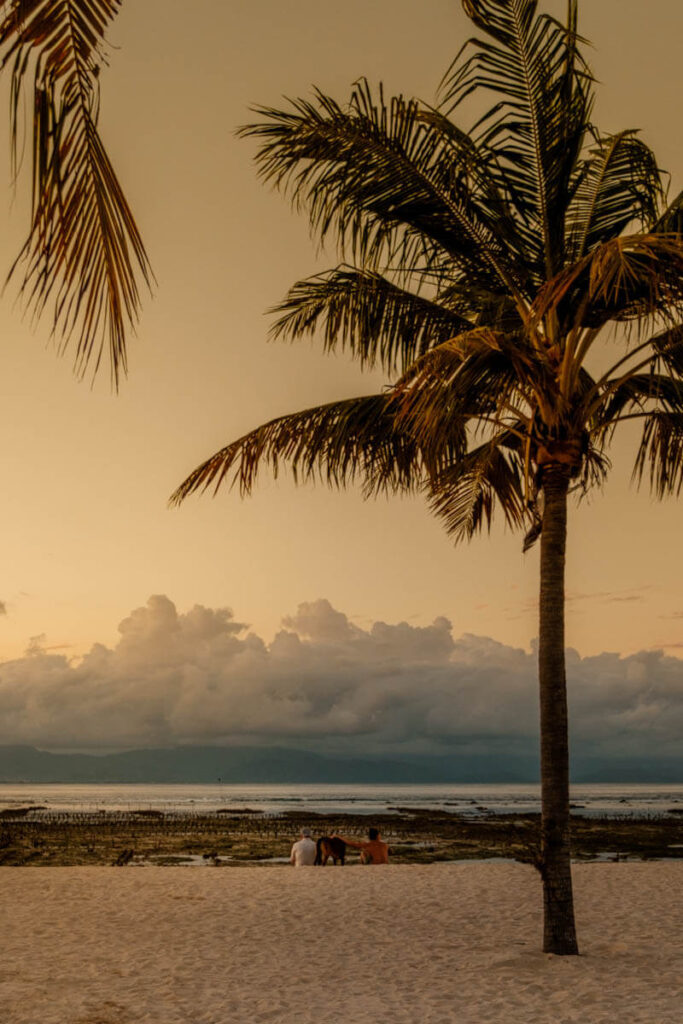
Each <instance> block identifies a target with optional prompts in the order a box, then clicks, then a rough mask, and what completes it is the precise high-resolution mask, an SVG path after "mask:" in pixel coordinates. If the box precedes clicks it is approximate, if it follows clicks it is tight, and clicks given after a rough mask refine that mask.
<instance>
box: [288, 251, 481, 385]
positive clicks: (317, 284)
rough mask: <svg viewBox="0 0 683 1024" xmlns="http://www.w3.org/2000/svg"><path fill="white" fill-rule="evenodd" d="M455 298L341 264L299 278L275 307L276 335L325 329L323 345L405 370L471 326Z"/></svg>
mask: <svg viewBox="0 0 683 1024" xmlns="http://www.w3.org/2000/svg"><path fill="white" fill-rule="evenodd" d="M452 305H453V302H452V299H451V300H450V301H449V298H448V296H446V297H440V296H436V297H435V298H434V299H429V298H427V297H425V296H423V295H419V294H416V293H414V292H412V291H409V290H408V289H406V288H401V287H399V285H397V284H395V283H394V282H392V281H389V280H388V279H387V278H386V277H384V276H382V275H381V274H377V273H373V272H372V271H368V270H366V271H362V270H356V269H354V268H353V267H337V268H336V269H334V270H330V271H328V272H327V273H325V274H318V275H316V276H315V277H312V278H308V279H307V280H305V281H298V282H297V283H296V284H295V285H294V286H293V287H292V288H291V289H290V291H289V293H288V295H287V297H286V299H285V300H284V302H282V303H280V304H279V305H278V306H276V307H275V308H274V310H273V311H272V312H274V313H280V314H282V315H281V316H280V317H279V319H278V320H277V321H276V322H275V325H274V327H273V331H272V333H273V335H274V337H276V338H278V337H285V338H300V337H302V336H303V335H305V334H313V333H315V332H316V331H318V330H320V331H321V337H322V341H323V344H324V346H325V348H326V349H327V350H328V351H334V350H336V349H338V348H340V349H342V350H343V349H345V348H348V350H349V351H350V352H351V353H352V354H353V355H354V356H355V357H356V358H357V359H359V361H360V363H361V365H363V366H367V367H374V366H375V365H376V364H377V363H379V364H380V365H381V366H382V367H383V368H384V369H385V370H386V372H387V373H389V374H394V373H395V372H396V369H397V368H398V369H400V370H401V371H403V370H405V369H406V368H407V367H408V366H409V365H410V363H411V362H413V360H414V359H416V358H417V357H418V356H420V355H422V354H423V353H424V352H426V351H427V350H428V349H429V348H431V347H433V346H434V345H438V344H439V343H440V342H442V341H446V339H447V338H450V337H453V335H456V334H461V333H462V332H463V331H464V330H467V329H468V328H470V327H471V326H472V324H470V323H469V322H468V321H467V320H466V319H465V318H464V317H463V316H460V315H459V313H458V312H457V311H456V310H455V309H453V308H449V307H450V306H452Z"/></svg>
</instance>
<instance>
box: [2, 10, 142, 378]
mask: <svg viewBox="0 0 683 1024" xmlns="http://www.w3.org/2000/svg"><path fill="white" fill-rule="evenodd" d="M120 6H121V0H8V2H7V3H5V4H3V5H2V11H1V12H0V61H1V63H0V68H3V69H4V68H6V67H11V92H10V116H11V138H12V144H13V145H12V150H13V169H14V173H15V176H16V174H17V173H18V170H19V165H20V158H19V154H20V152H21V150H22V148H23V140H22V137H21V135H22V133H21V124H20V117H21V113H22V110H23V107H24V92H25V90H26V89H27V88H28V91H29V97H28V104H27V105H28V106H29V109H30V110H31V111H32V131H31V136H32V138H31V142H32V146H31V152H32V183H33V184H32V211H31V227H30V231H29V234H28V237H27V239H26V242H25V244H24V246H23V248H22V250H21V253H20V254H19V257H18V258H17V260H16V261H15V264H14V266H13V267H12V270H11V272H10V276H11V275H12V274H15V273H16V272H18V271H19V270H21V271H22V272H23V277H22V281H21V286H20V292H21V296H22V298H23V300H24V302H25V305H26V307H27V308H28V310H29V311H30V312H31V313H32V315H33V316H34V317H39V316H40V315H41V314H43V312H44V310H45V308H46V306H47V305H48V303H50V304H51V306H52V329H53V333H54V334H55V336H57V337H58V338H59V342H58V348H59V351H60V352H63V351H64V350H65V349H66V348H68V347H69V346H70V345H71V344H73V345H74V346H75V359H74V366H75V371H76V373H77V375H78V376H80V377H82V376H83V375H84V374H85V372H86V370H87V369H88V367H91V368H92V370H93V372H94V373H95V372H97V370H98V369H99V367H100V365H101V362H102V358H103V356H104V355H105V353H107V354H108V357H109V366H110V373H111V379H112V383H113V385H114V386H115V387H118V383H119V378H120V374H121V373H122V372H124V373H125V370H126V329H127V327H128V326H131V325H134V324H135V322H136V320H137V317H138V314H139V309H140V292H139V283H141V282H144V283H145V284H146V285H147V286H149V285H150V284H151V281H152V274H151V270H150V266H149V262H148V259H147V255H146V253H145V249H144V246H143V243H142V239H141V238H140V234H139V232H138V229H137V226H136V224H135V220H134V218H133V214H132V213H131V210H130V208H129V206H128V203H127V201H126V198H125V196H124V194H123V191H122V189H121V185H120V184H119V181H118V179H117V177H116V174H115V172H114V169H113V167H112V165H111V162H110V160H109V157H108V156H107V153H106V150H105V148H104V145H103V143H102V140H101V138H100V135H99V132H98V129H97V120H98V114H99V75H100V70H101V68H102V66H103V64H106V46H105V38H104V37H105V31H106V29H107V27H108V25H109V23H110V22H111V20H112V18H113V17H114V16H115V15H116V14H117V12H118V10H119V8H120Z"/></svg>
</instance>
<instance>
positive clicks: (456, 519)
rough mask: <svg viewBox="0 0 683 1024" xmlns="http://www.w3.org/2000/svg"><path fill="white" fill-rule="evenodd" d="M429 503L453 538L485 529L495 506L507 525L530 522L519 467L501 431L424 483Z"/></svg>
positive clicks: (468, 535) (458, 539) (468, 537)
mask: <svg viewBox="0 0 683 1024" xmlns="http://www.w3.org/2000/svg"><path fill="white" fill-rule="evenodd" d="M429 493H430V501H429V504H430V508H431V510H432V511H433V512H434V514H435V515H436V516H438V518H439V519H441V521H442V523H443V525H444V526H445V528H446V531H447V532H448V533H449V534H450V536H451V537H453V539H454V540H455V541H456V543H457V542H458V541H462V540H469V539H470V538H471V537H473V536H474V535H475V534H476V533H478V532H481V531H483V529H484V528H486V529H488V530H489V531H490V529H491V525H492V522H493V518H494V512H495V509H496V506H498V507H499V508H500V510H501V511H502V513H503V515H504V518H505V521H506V522H507V524H508V526H511V527H513V528H518V527H521V526H522V525H524V523H525V522H526V523H529V524H530V523H531V518H532V517H531V512H530V510H529V508H528V507H527V505H526V502H525V500H524V483H523V473H522V466H521V463H520V460H519V456H518V454H517V452H516V451H515V450H514V449H511V448H509V447H507V446H506V435H505V434H500V435H499V436H497V437H495V438H494V439H492V440H490V441H487V442H486V443H485V444H482V445H480V446H479V447H477V448H474V449H472V450H471V451H469V452H467V454H466V455H463V456H462V458H460V459H457V460H456V461H455V462H453V463H452V464H451V465H449V466H447V467H446V468H445V469H444V470H443V471H442V472H440V473H439V474H437V476H436V477H434V478H432V479H431V480H430V483H429Z"/></svg>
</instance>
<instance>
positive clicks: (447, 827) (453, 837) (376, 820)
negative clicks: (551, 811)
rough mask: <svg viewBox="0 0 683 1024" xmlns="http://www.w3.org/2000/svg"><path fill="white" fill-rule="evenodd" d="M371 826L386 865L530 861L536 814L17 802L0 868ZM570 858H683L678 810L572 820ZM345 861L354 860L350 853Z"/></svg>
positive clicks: (223, 848) (244, 854)
mask: <svg viewBox="0 0 683 1024" xmlns="http://www.w3.org/2000/svg"><path fill="white" fill-rule="evenodd" d="M369 824H373V825H375V826H376V827H378V828H379V830H380V832H381V833H382V836H383V838H384V839H385V840H386V841H387V842H388V843H389V845H390V853H391V860H392V863H396V864H425V863H435V862H440V861H460V860H487V859H492V858H497V859H505V860H511V861H518V862H520V863H527V864H533V863H534V859H535V857H536V853H537V848H538V846H537V837H538V828H539V818H538V815H534V814H509V815H491V816H481V817H479V818H477V819H472V818H467V817H464V816H459V815H457V814H454V813H447V812H444V811H434V810H432V809H420V808H396V809H395V810H394V811H393V813H391V814H378V815H376V816H374V817H373V818H372V819H369V818H368V817H367V815H353V814H313V813H310V812H297V811H289V812H287V813H284V814H281V815H277V816H274V815H266V814H261V813H258V812H250V811H249V810H248V809H246V810H245V809H230V808H225V809H223V810H222V811H220V812H216V813H211V814H173V813H164V812H160V811H152V810H140V811H128V812H118V811H115V812H111V811H99V812H73V811H72V812H68V811H67V812H59V813H57V812H50V811H45V810H41V809H40V808H35V807H33V808H15V809H14V810H13V811H12V812H7V811H5V812H3V813H2V815H0V865H2V866H7V867H11V866H43V867H50V866H86V865H152V866H165V865H177V866H182V865H187V866H190V865H206V866H212V867H224V866H232V867H244V866H251V867H254V866H265V865H274V864H278V863H286V861H287V858H288V855H289V850H290V847H291V844H292V842H293V841H294V840H295V839H296V838H297V837H298V834H299V831H300V829H301V828H303V827H307V828H309V829H311V831H312V833H313V836H314V837H317V836H321V835H330V834H332V833H334V832H339V833H340V834H342V835H348V836H357V837H363V836H364V835H365V834H366V831H367V827H368V825H369ZM572 850H573V857H574V859H575V860H629V859H630V860H634V859H635V860H652V859H678V858H681V857H683V820H682V818H681V817H678V816H676V817H667V818H664V817H661V818H656V817H647V818H632V817H624V818H614V817H612V818H583V817H579V816H574V817H573V819H572ZM348 863H349V864H354V863H357V856H356V854H355V851H349V857H348Z"/></svg>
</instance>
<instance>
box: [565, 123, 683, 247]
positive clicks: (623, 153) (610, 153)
mask: <svg viewBox="0 0 683 1024" xmlns="http://www.w3.org/2000/svg"><path fill="white" fill-rule="evenodd" d="M663 197H664V190H663V185H662V176H661V172H660V170H659V167H658V165H657V161H656V159H655V156H654V154H653V152H652V150H651V149H650V148H649V147H648V146H646V145H645V144H644V143H643V142H641V140H640V139H639V138H638V137H637V133H636V132H634V131H624V132H619V133H618V134H617V135H612V136H607V137H605V138H601V137H600V136H597V138H596V142H595V145H594V147H593V148H592V150H591V152H590V155H589V158H588V159H587V160H586V161H585V163H584V165H583V167H582V168H581V171H580V181H579V184H578V187H577V188H576V191H575V193H574V195H573V197H572V200H571V203H570V205H569V209H568V211H567V232H568V236H569V237H568V241H567V247H568V250H569V258H570V259H572V260H579V259H581V257H583V256H584V255H585V254H586V253H588V252H591V251H592V250H593V249H594V248H595V247H596V246H598V245H600V244H602V243H603V242H607V241H609V240H610V239H612V238H615V237H616V236H617V235H620V234H621V233H622V232H623V231H625V230H626V228H627V227H628V226H629V225H631V224H635V227H636V228H645V229H647V228H649V227H650V225H651V224H652V223H653V222H654V221H655V220H656V218H657V211H658V210H659V208H660V206H661V203H662V200H663Z"/></svg>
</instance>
